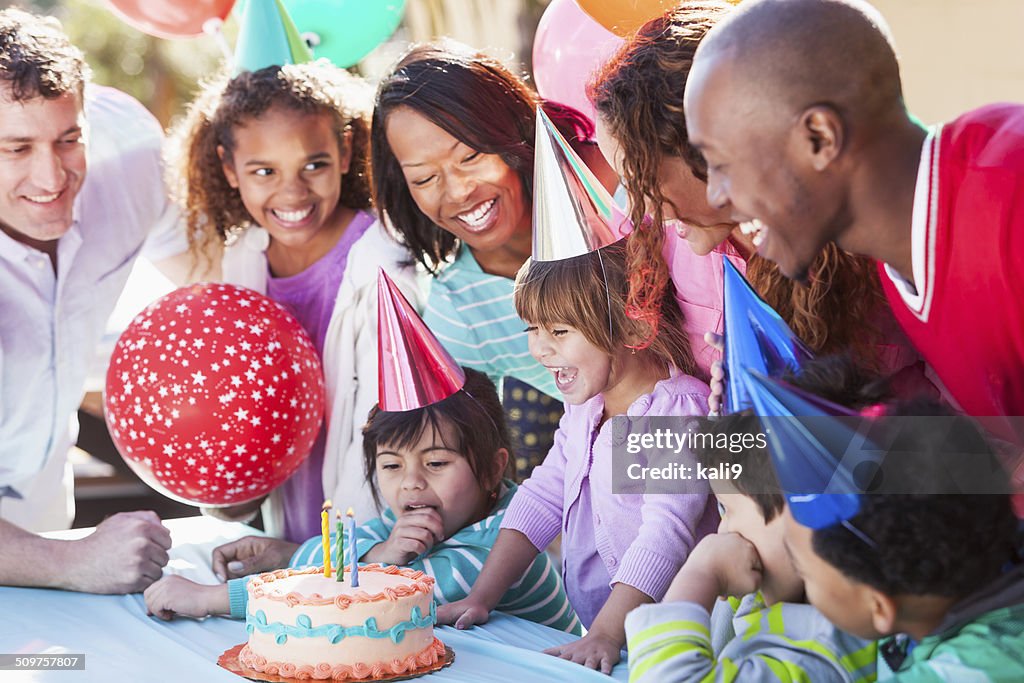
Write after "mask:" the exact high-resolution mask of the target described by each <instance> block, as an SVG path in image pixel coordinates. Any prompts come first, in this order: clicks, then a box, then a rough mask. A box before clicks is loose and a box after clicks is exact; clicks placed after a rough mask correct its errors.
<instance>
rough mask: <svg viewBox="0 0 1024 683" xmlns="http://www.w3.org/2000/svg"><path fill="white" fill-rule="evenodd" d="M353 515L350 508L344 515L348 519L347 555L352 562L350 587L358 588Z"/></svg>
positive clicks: (357, 564)
mask: <svg viewBox="0 0 1024 683" xmlns="http://www.w3.org/2000/svg"><path fill="white" fill-rule="evenodd" d="M354 515H355V512H353V511H352V508H349V509H348V512H346V513H345V516H346V517H348V553H349V559H350V561H351V562H352V578H351V582H352V583H351V585H352V587H353V588H359V559H358V558H357V557H356V518H355V516H354Z"/></svg>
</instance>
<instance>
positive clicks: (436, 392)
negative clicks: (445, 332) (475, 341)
mask: <svg viewBox="0 0 1024 683" xmlns="http://www.w3.org/2000/svg"><path fill="white" fill-rule="evenodd" d="M377 368H378V370H377V373H378V380H379V383H378V392H379V398H378V403H379V404H380V409H381V410H386V411H389V412H393V411H403V410H415V409H416V408H423V407H425V406H429V405H431V404H433V403H437V402H438V401H442V400H444V399H446V398H448V397H449V396H451V395H452V394H454V393H455V392H456V391H458V390H459V389H461V388H462V387H463V385H464V384H465V383H466V374H465V373H464V372H463V371H462V368H461V367H459V364H458V363H456V362H455V359H454V358H452V357H451V355H450V354H449V353H448V352H447V351H446V350H445V348H444V347H443V346H441V342H439V341H437V338H436V337H435V336H434V335H433V333H432V332H431V331H430V330H429V329H428V328H427V326H426V324H425V323H424V322H423V319H422V318H420V316H419V314H417V313H416V310H415V309H414V308H413V307H412V305H411V304H410V303H409V302H408V300H406V298H405V296H403V295H402V292H401V291H399V289H398V287H396V286H395V283H394V282H392V281H391V278H389V277H388V275H387V273H385V272H384V270H383V269H381V270H380V274H379V275H378V277H377Z"/></svg>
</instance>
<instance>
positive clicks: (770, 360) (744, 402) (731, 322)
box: [722, 258, 813, 413]
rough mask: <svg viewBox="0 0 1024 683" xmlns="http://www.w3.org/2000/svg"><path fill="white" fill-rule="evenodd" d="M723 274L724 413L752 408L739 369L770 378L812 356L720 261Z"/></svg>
mask: <svg viewBox="0 0 1024 683" xmlns="http://www.w3.org/2000/svg"><path fill="white" fill-rule="evenodd" d="M722 260H723V261H724V269H723V270H724V271H725V359H724V362H725V373H726V382H727V385H726V395H725V409H726V412H727V413H737V412H740V411H741V410H746V409H747V408H750V407H752V406H753V403H752V402H751V398H750V389H749V388H748V387H747V382H746V376H745V374H744V372H743V370H742V368H744V367H746V368H750V369H751V370H756V371H758V372H761V373H764V374H766V375H769V376H771V377H778V376H780V375H782V374H784V373H785V372H786V371H787V370H793V371H795V370H798V369H799V368H800V367H801V366H802V365H803V363H804V362H805V361H806V360H808V359H810V358H812V357H813V354H812V353H811V352H810V350H809V349H808V348H807V347H806V346H805V345H804V343H803V342H802V341H800V339H799V338H798V337H797V336H796V334H794V333H793V330H791V329H789V325H787V324H786V322H785V321H784V320H783V319H782V318H781V317H780V316H779V314H778V313H776V312H775V309H773V308H772V307H771V306H769V305H768V304H766V303H765V302H764V300H763V299H761V297H759V296H758V295H757V292H755V291H754V289H753V288H752V287H751V286H750V283H748V282H747V280H746V278H744V277H743V275H741V274H740V272H739V271H738V270H736V266H734V265H733V264H732V263H731V262H730V261H729V259H727V258H723V259H722Z"/></svg>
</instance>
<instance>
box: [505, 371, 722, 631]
mask: <svg viewBox="0 0 1024 683" xmlns="http://www.w3.org/2000/svg"><path fill="white" fill-rule="evenodd" d="M708 393H709V389H708V386H707V385H706V384H704V383H703V382H701V381H700V380H698V379H696V378H695V377H691V376H689V375H683V374H681V373H679V372H678V371H675V370H673V373H672V375H671V376H670V377H669V378H667V379H664V380H662V381H660V382H658V383H657V384H656V385H655V387H654V391H652V392H651V393H650V394H644V395H643V396H640V397H639V398H637V399H636V400H635V401H634V402H633V403H632V405H630V407H629V409H628V410H627V411H626V414H627V415H629V416H633V417H641V416H651V417H653V416H672V415H680V416H682V415H699V416H703V415H707V411H708V404H707V397H708ZM603 412H604V399H603V398H602V397H601V396H600V395H599V396H595V397H594V398H592V399H590V400H589V401H587V402H586V403H584V404H582V405H578V406H573V405H567V406H566V408H565V415H564V416H563V417H562V421H561V423H560V424H559V427H558V431H557V432H556V433H555V443H554V446H552V448H551V451H550V452H549V453H548V455H547V457H546V458H545V459H544V463H543V464H542V465H541V466H540V467H538V468H536V469H535V470H534V471H533V474H532V475H531V476H530V478H529V479H527V480H526V481H525V482H524V483H523V484H522V486H520V487H519V490H518V491H516V495H515V497H514V498H513V499H512V503H511V504H510V505H509V508H508V511H507V512H506V513H505V519H504V521H503V522H502V524H501V526H502V528H504V529H515V530H517V531H520V532H522V533H523V534H525V535H526V537H527V538H529V539H530V542H531V543H532V544H533V545H534V546H535V547H536V548H537V549H538V550H543V549H544V548H546V547H547V546H548V545H549V544H550V543H551V541H553V540H554V538H555V537H556V536H557V535H558V534H559V532H561V533H562V578H563V579H564V581H565V590H566V593H567V594H568V595H569V602H570V603H571V604H572V606H573V608H574V609H575V610H576V613H577V615H578V616H579V617H580V620H581V621H582V622H583V624H584V625H585V626H586V627H587V628H589V627H590V626H591V624H592V623H593V621H594V617H595V616H597V613H598V612H599V611H600V610H601V607H603V606H604V603H605V601H606V600H607V599H608V596H609V595H610V594H611V589H612V584H614V583H624V584H627V585H630V586H633V587H634V588H636V589H638V590H640V591H642V592H644V593H646V594H647V595H649V596H651V597H652V598H654V599H655V600H660V599H661V598H662V596H664V594H665V591H666V590H667V589H668V586H669V584H670V583H671V581H672V579H673V577H675V575H676V573H677V572H678V571H679V568H680V567H681V566H682V564H683V562H684V561H685V560H686V558H687V557H688V556H689V553H690V549H691V548H693V546H694V545H695V544H696V543H697V541H698V540H700V539H701V538H702V537H703V536H704V535H706V534H708V533H712V532H714V530H715V529H716V527H717V525H718V513H717V512H716V510H715V506H714V504H713V500H712V499H711V497H710V496H709V495H708V490H707V488H706V487H703V488H702V489H699V490H700V492H699V493H689V494H685V493H683V494H652V495H641V494H613V493H611V491H612V445H613V444H612V425H613V421H612V420H607V421H606V422H605V423H604V424H603V425H600V426H598V424H599V422H600V420H601V416H602V413H603Z"/></svg>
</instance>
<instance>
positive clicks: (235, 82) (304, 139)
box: [169, 62, 421, 542]
mask: <svg viewBox="0 0 1024 683" xmlns="http://www.w3.org/2000/svg"><path fill="white" fill-rule="evenodd" d="M372 95H373V94H372V91H371V89H370V88H369V86H368V85H367V84H366V83H364V82H363V81H362V80H361V79H359V78H356V77H354V76H351V75H350V74H348V73H347V72H346V71H344V70H343V69H339V68H337V67H335V66H333V65H331V64H328V63H326V62H316V63H308V64H292V65H287V66H270V67H267V68H264V69H259V70H258V71H252V72H243V73H241V74H239V75H237V76H234V77H228V76H227V75H223V76H221V77H219V78H217V79H215V80H213V81H212V82H210V83H208V84H207V85H206V87H205V88H204V90H203V91H202V92H201V93H200V95H199V96H198V97H197V98H196V100H195V102H193V104H192V105H191V107H190V109H189V112H188V115H187V116H186V118H185V119H184V121H183V122H182V124H181V125H180V126H179V127H178V129H177V130H176V132H175V136H174V138H173V144H172V145H171V146H170V147H169V150H170V151H171V152H172V157H175V158H172V159H171V161H172V169H173V172H174V180H175V183H174V185H175V186H176V189H177V190H178V194H179V195H180V197H181V199H182V202H183V204H184V206H185V209H186V213H187V217H188V227H189V240H190V244H191V247H192V249H193V251H194V253H196V254H197V255H198V254H209V253H211V251H215V250H222V251H223V258H222V260H221V266H222V271H223V277H224V279H225V280H226V281H228V282H231V283H233V284H239V285H243V286H246V287H249V288H251V289H254V290H256V291H258V292H261V293H264V294H266V295H267V296H269V297H270V298H272V299H274V300H275V301H277V302H279V303H281V304H282V305H283V306H284V307H285V308H287V309H288V310H289V311H290V312H291V313H292V314H293V315H294V316H295V317H296V318H297V319H298V321H299V322H300V323H301V324H302V326H303V328H304V329H305V330H306V332H308V333H309V335H310V337H311V339H312V340H313V343H314V344H315V345H316V348H317V350H318V351H319V352H320V356H321V358H322V360H323V366H324V379H325V384H326V387H327V392H328V401H327V406H328V407H327V416H326V418H327V419H326V422H325V427H324V429H323V430H321V433H320V435H319V437H318V438H317V440H316V443H315V444H314V446H313V450H312V452H311V453H310V455H309V457H308V458H307V459H306V460H305V462H303V464H302V465H301V466H300V467H299V469H298V470H296V472H295V473H294V474H293V475H292V476H291V477H290V478H289V479H288V480H287V481H286V482H285V483H284V484H282V485H281V487H279V488H278V489H277V490H275V491H274V492H273V493H272V494H271V496H270V498H269V502H268V504H267V505H266V506H265V507H264V509H263V513H264V523H265V526H266V528H267V531H268V532H270V533H271V534H272V535H275V536H283V537H284V538H285V539H287V540H289V541H293V542H301V541H303V540H305V539H306V538H309V537H310V536H313V535H316V534H317V533H319V525H320V523H319V519H320V516H319V511H320V507H321V503H322V502H323V500H324V499H325V498H332V499H335V500H338V501H339V504H344V505H346V506H351V507H353V508H354V509H355V510H356V511H357V518H358V519H359V521H360V522H362V521H365V520H366V519H369V518H372V517H374V516H375V515H374V509H375V508H374V504H373V499H372V497H371V495H370V489H369V486H368V485H367V484H366V483H365V481H364V479H363V476H362V438H361V436H360V428H361V426H362V424H363V423H364V422H365V421H366V416H367V414H368V412H369V410H370V408H371V407H372V406H373V405H374V403H375V402H376V397H377V363H376V344H377V337H376V331H377V317H376V294H375V292H376V282H377V269H378V266H380V267H383V268H384V269H385V270H387V271H388V273H389V275H391V277H392V280H394V281H395V283H396V284H397V285H398V286H399V287H400V288H401V289H402V290H403V293H404V294H405V295H406V298H408V299H409V300H410V301H411V302H412V303H413V305H414V306H418V305H419V304H420V301H421V297H420V296H419V295H418V288H417V283H416V277H415V274H414V272H413V270H412V269H409V268H403V267H401V266H400V265H399V262H400V261H402V260H404V258H405V252H404V249H403V248H401V247H400V246H399V245H398V244H397V243H395V242H393V241H392V240H390V239H388V238H387V237H386V235H385V233H384V232H383V230H382V228H381V226H380V224H379V223H378V222H377V219H376V217H375V216H374V214H373V213H372V212H371V210H370V206H371V192H370V185H369V178H368V159H369V117H370V110H371V107H372ZM210 246H215V247H216V248H217V249H215V250H211V249H209V248H208V247H210ZM259 503H260V501H255V502H253V503H249V504H245V505H242V506H238V507H237V508H232V509H228V510H220V511H218V516H221V517H224V516H227V517H228V518H233V519H239V518H241V519H245V518H246V517H247V516H251V515H254V514H255V511H256V509H257V507H258V506H259Z"/></svg>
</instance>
